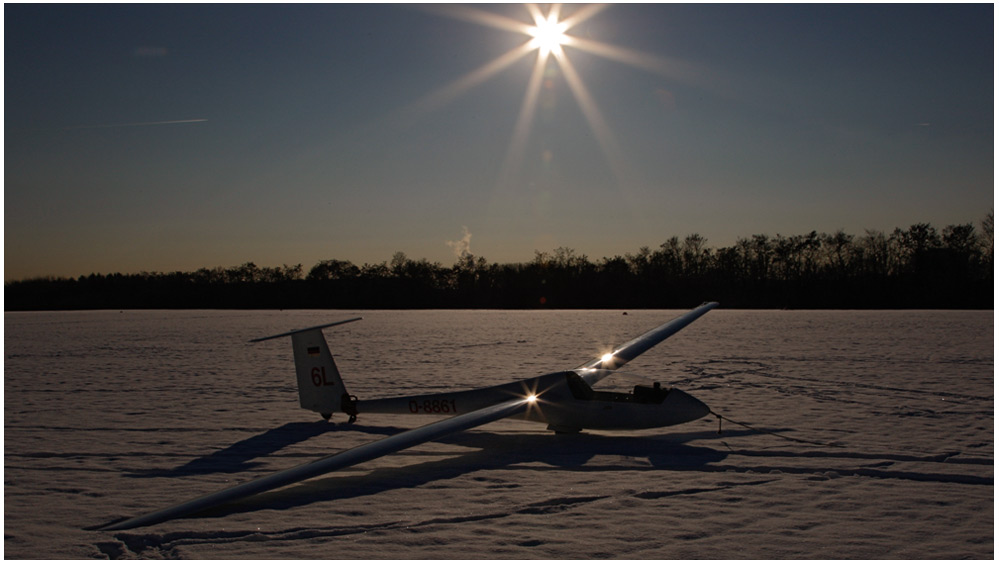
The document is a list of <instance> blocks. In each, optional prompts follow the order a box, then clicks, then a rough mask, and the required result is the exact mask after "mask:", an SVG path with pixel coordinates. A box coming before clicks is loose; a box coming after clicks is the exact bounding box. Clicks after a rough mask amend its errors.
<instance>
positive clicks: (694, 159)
mask: <svg viewBox="0 0 999 564" xmlns="http://www.w3.org/2000/svg"><path fill="white" fill-rule="evenodd" d="M541 9H542V11H544V12H547V10H548V5H541ZM580 9H581V8H580V7H579V6H568V5H567V6H563V7H562V8H561V16H562V17H570V16H571V15H572V14H573V13H574V12H576V11H577V10H580ZM993 9H994V8H993V6H992V5H991V4H977V5H963V6H962V5H944V6H933V5H840V6H819V5H777V6H771V5H672V4H665V5H613V6H609V7H607V8H606V9H603V10H600V11H596V12H590V14H591V17H589V18H588V19H586V20H585V21H583V22H582V23H580V24H579V25H577V26H576V27H574V28H572V29H570V30H569V31H568V32H567V33H568V34H569V35H573V36H576V37H579V38H583V39H585V40H587V41H588V43H587V45H594V44H596V45H602V46H604V51H603V52H602V54H601V53H596V52H594V51H593V50H592V49H589V50H587V49H582V48H579V46H575V47H574V46H572V45H566V46H565V47H564V53H565V55H566V57H567V58H568V61H569V64H570V65H571V67H567V66H565V65H561V64H559V63H558V61H557V60H556V59H555V58H553V57H549V58H548V60H547V61H546V67H545V69H544V71H543V73H544V74H543V76H542V78H541V80H540V82H539V83H538V84H539V85H538V87H537V89H536V90H532V88H531V87H530V84H531V78H532V73H533V72H534V70H533V69H534V66H535V63H536V61H537V52H536V51H534V52H532V53H529V54H527V55H525V56H524V57H522V58H520V59H518V60H516V61H515V62H513V63H512V64H510V65H508V66H506V67H504V68H502V69H501V70H500V71H499V72H496V73H495V74H493V75H492V76H489V77H487V79H485V80H480V81H476V80H469V81H467V84H466V86H467V87H466V88H464V89H463V90H462V89H460V88H451V86H454V85H459V86H460V85H462V84H464V83H463V82H462V80H463V77H473V78H474V77H476V76H479V75H476V74H475V73H476V71H477V70H479V69H483V68H486V65H488V64H489V63H490V62H491V61H495V60H497V58H498V57H501V56H502V55H503V54H504V53H507V52H510V51H511V50H512V49H515V48H516V47H517V46H518V45H521V44H523V43H524V42H526V41H528V40H529V37H528V36H526V35H523V34H521V33H518V32H515V31H511V30H509V29H502V25H500V26H499V27H497V26H494V25H487V24H483V23H481V22H477V18H479V16H476V15H475V14H480V13H481V12H488V13H492V14H497V15H502V16H505V17H506V18H507V20H504V21H507V22H509V21H511V20H516V21H520V22H523V23H525V24H530V22H531V21H532V20H531V18H530V15H529V12H528V10H527V9H526V8H525V7H524V6H523V5H519V4H509V5H477V6H474V7H472V8H471V10H472V15H471V16H470V15H469V9H468V8H462V7H459V6H441V7H433V8H431V7H424V6H419V5H402V6H397V5H304V6H284V5H280V6H268V5H118V4H114V5H106V6H97V7H95V6H80V5H11V4H5V5H4V16H5V30H4V31H5V107H4V110H5V112H4V115H5V123H4V128H5V129H4V136H5V159H4V161H5V172H4V182H5V192H4V194H5V195H4V206H5V208H4V219H5V227H4V235H5V244H4V251H5V259H4V268H5V273H4V276H5V279H7V280H11V279H18V278H24V277H30V276H42V275H60V276H77V275H80V274H89V273H91V272H105V273H106V272H138V271H174V270H195V269H197V268H199V267H203V266H205V267H213V266H232V265H238V264H241V263H243V262H247V261H253V262H255V263H256V264H257V265H259V266H276V265H281V264H285V263H286V264H296V263H302V264H304V266H305V268H306V269H308V268H310V267H311V266H312V265H314V264H315V263H316V262H318V261H319V260H322V259H330V258H337V259H342V260H350V261H353V262H355V263H357V264H359V265H360V264H362V263H365V262H367V263H378V262H382V261H387V260H389V259H390V258H391V257H392V254H393V253H394V252H396V251H402V252H405V253H406V254H407V255H409V256H410V257H411V258H427V259H429V260H431V261H440V262H442V263H444V264H451V263H452V262H454V259H455V255H454V247H455V246H454V245H448V244H447V242H448V241H457V240H460V239H462V237H463V235H464V234H465V233H466V231H465V229H467V233H470V234H471V239H470V242H471V246H470V250H471V252H472V253H473V254H475V255H479V256H484V257H485V258H486V259H488V260H489V261H491V262H501V263H502V262H525V261H528V260H530V259H531V258H533V255H534V251H535V250H542V251H544V250H552V249H554V248H555V247H558V246H567V247H571V248H573V249H575V250H576V251H577V252H579V253H583V254H586V255H588V256H589V257H590V258H591V259H593V260H597V259H599V258H601V257H604V256H613V255H618V254H620V255H623V254H624V253H628V252H635V251H637V250H638V249H639V247H641V246H643V245H647V246H650V247H653V248H655V247H657V246H658V245H660V244H661V243H663V242H664V241H665V240H666V239H667V238H669V237H670V236H673V235H677V236H680V237H683V236H685V235H687V234H690V233H695V232H696V233H700V234H701V235H702V236H704V237H706V238H707V240H708V245H709V246H712V247H721V246H728V245H731V244H733V243H734V242H735V240H736V238H737V237H749V236H750V235H753V234H758V233H766V234H770V235H774V234H777V233H780V234H784V235H793V234H800V233H807V232H809V231H811V230H813V229H815V230H818V231H826V232H833V231H835V230H837V229H841V228H842V229H844V230H846V231H847V232H848V233H853V234H856V235H861V234H863V233H864V230H865V229H881V230H886V231H890V230H891V229H893V228H895V227H903V228H905V227H908V226H909V225H911V224H913V223H917V222H930V223H932V224H933V225H935V226H936V227H937V228H938V229H940V228H943V227H945V226H946V225H949V224H956V223H967V222H974V223H976V224H977V223H978V222H979V221H980V220H981V219H982V218H983V217H984V216H985V215H986V214H987V213H988V212H989V211H990V210H991V209H992V206H993V194H994V193H993V149H994V145H993V143H994V141H993V119H994V115H993V93H994V91H993V77H994V75H993ZM606 46H613V47H614V48H616V50H612V51H609V50H607V48H606ZM573 71H574V72H575V75H576V76H578V79H579V80H578V83H580V84H582V88H579V87H573V86H572V81H571V78H572V75H573ZM532 91H536V92H537V97H536V104H527V103H525V98H526V97H527V95H528V93H529V92H532ZM580 93H582V94H580ZM581 100H582V103H581ZM525 106H528V107H533V108H534V111H533V113H530V112H528V113H527V114H526V115H528V117H530V118H531V119H530V121H529V122H527V121H526V120H525V121H524V122H523V123H526V124H528V125H529V128H526V127H521V129H520V130H519V133H515V129H516V124H517V123H518V116H520V115H521V114H522V113H523V112H524V108H525ZM584 108H585V111H584ZM195 120H196V121H195ZM164 122H175V123H164Z"/></svg>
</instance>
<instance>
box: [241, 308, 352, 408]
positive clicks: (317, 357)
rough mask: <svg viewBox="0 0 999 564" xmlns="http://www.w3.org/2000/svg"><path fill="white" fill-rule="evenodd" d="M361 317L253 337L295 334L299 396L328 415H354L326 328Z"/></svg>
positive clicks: (300, 401) (301, 401)
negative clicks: (327, 340)
mask: <svg viewBox="0 0 999 564" xmlns="http://www.w3.org/2000/svg"><path fill="white" fill-rule="evenodd" d="M359 319H361V318H360V317H356V318H354V319H347V320H344V321H337V322H335V323H329V324H326V325H319V326H316V327H309V328H307V329H299V330H297V331H289V332H287V333H281V334H279V335H272V336H270V337H263V338H260V339H253V341H251V342H259V341H266V340H269V339H276V338H278V337H287V336H291V346H292V350H293V351H294V353H295V374H296V376H297V378H298V399H299V403H300V405H301V406H302V407H303V408H304V409H308V410H310V411H315V412H317V413H319V414H321V415H322V416H323V417H324V418H325V419H329V418H330V416H332V415H333V414H334V413H336V412H339V411H343V412H344V413H346V414H348V415H350V416H351V419H353V418H354V416H355V415H356V412H355V410H354V401H353V399H352V398H351V396H350V394H348V393H347V388H346V386H344V384H343V379H342V378H341V377H340V371H339V370H337V367H336V362H334V361H333V354H332V353H331V352H330V348H329V345H328V344H327V343H326V337H324V336H323V329H324V328H326V327H332V326H334V325H341V324H344V323H350V322H352V321H357V320H359Z"/></svg>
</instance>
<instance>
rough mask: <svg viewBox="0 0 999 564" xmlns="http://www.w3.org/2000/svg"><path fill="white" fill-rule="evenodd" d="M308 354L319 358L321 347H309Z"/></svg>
mask: <svg viewBox="0 0 999 564" xmlns="http://www.w3.org/2000/svg"><path fill="white" fill-rule="evenodd" d="M306 352H308V353H309V356H319V347H309V348H308V349H306Z"/></svg>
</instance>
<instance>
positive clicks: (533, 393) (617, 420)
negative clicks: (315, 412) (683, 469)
mask: <svg viewBox="0 0 999 564" xmlns="http://www.w3.org/2000/svg"><path fill="white" fill-rule="evenodd" d="M596 372H600V371H598V370H597V369H592V368H590V369H580V370H570V371H565V372H554V373H552V374H546V375H544V376H538V377H536V378H528V379H526V380H520V381H517V382H510V383H508V384H502V385H499V386H492V387H489V388H478V389H475V390H467V391H458V392H443V393H438V394H424V395H418V396H405V397H396V398H382V399H371V400H358V401H356V402H354V408H355V410H356V413H357V414H358V415H363V414H366V413H388V414H420V415H440V416H451V415H461V414H464V413H470V412H472V411H476V410H479V409H482V408H483V407H486V406H489V405H494V404H496V403H499V402H503V401H507V400H511V399H516V398H521V399H527V398H532V397H533V399H531V400H529V403H528V408H527V409H526V410H525V411H524V412H523V413H520V414H518V415H514V416H512V417H511V419H523V420H527V421H536V422H539V423H546V424H548V427H549V428H550V429H552V430H554V431H559V432H577V431H580V430H581V429H607V430H611V429H650V428H655V427H667V426H670V425H678V424H680V423H686V422H688V421H695V420H697V419H700V418H702V417H704V416H705V415H707V414H708V413H709V411H710V410H709V408H708V406H707V405H705V404H704V403H702V402H701V401H700V400H698V399H697V398H695V397H693V396H691V395H689V394H686V393H684V392H683V391H681V390H678V389H675V388H673V389H669V388H659V387H646V386H636V388H635V391H634V392H632V393H622V392H606V391H597V390H594V389H593V388H592V387H590V385H589V384H587V383H586V381H585V380H584V379H583V378H582V376H583V375H587V374H594V373H596ZM602 372H606V373H608V374H607V375H609V372H610V371H602ZM599 376H603V375H599Z"/></svg>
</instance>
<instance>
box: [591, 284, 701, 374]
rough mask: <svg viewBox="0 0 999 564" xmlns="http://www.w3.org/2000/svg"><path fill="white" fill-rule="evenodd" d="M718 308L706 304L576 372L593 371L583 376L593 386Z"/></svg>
mask: <svg viewBox="0 0 999 564" xmlns="http://www.w3.org/2000/svg"><path fill="white" fill-rule="evenodd" d="M716 307H718V302H705V303H703V304H701V305H700V306H698V307H696V308H694V309H692V310H690V311H688V312H687V313H685V314H683V315H681V316H680V317H677V318H675V319H672V320H670V321H667V322H666V323H663V324H662V325H660V326H659V327H656V328H655V329H653V330H651V331H648V332H646V333H644V334H642V335H639V336H638V337H635V338H634V339H632V340H630V341H628V342H627V343H625V344H623V345H621V346H619V347H617V348H615V349H614V351H613V352H611V353H609V354H607V355H604V356H603V357H601V358H597V359H594V360H591V361H590V362H587V363H586V364H584V365H582V366H580V367H579V368H577V369H576V370H580V371H585V370H592V371H590V372H586V373H583V374H582V376H583V380H585V381H586V383H587V384H589V385H591V386H592V385H593V384H595V383H597V382H599V381H600V380H602V379H604V378H606V377H607V376H609V375H610V372H609V371H610V370H617V369H618V368H621V367H622V366H624V365H625V364H627V363H628V362H630V361H632V360H635V358H636V357H637V356H638V355H640V354H642V353H644V352H645V351H647V350H649V349H651V348H652V347H654V346H656V345H658V344H659V343H661V342H663V341H665V340H666V339H667V338H669V337H670V336H672V335H673V334H674V333H676V332H677V331H679V330H680V329H683V328H684V327H686V326H687V325H690V324H691V323H693V322H694V321H695V320H697V318H699V317H700V316H702V315H704V314H705V313H707V312H709V311H711V310H712V309H714V308H716Z"/></svg>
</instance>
